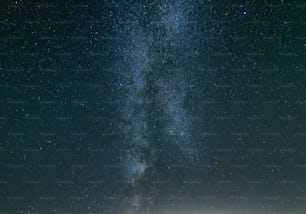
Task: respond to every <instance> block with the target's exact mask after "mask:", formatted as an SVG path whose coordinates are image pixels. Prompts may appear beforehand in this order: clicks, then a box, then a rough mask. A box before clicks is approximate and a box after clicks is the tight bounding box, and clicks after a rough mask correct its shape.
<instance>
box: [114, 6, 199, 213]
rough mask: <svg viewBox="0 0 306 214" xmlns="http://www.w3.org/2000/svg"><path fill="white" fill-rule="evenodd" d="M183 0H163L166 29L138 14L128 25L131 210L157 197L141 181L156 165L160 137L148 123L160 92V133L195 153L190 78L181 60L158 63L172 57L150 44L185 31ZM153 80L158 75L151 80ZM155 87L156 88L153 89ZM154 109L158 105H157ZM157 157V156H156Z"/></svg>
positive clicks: (125, 127) (125, 123)
mask: <svg viewBox="0 0 306 214" xmlns="http://www.w3.org/2000/svg"><path fill="white" fill-rule="evenodd" d="M183 6H184V5H183V4H182V2H175V3H171V4H165V3H164V2H163V3H160V4H159V6H158V7H157V8H158V11H157V14H158V17H159V19H160V22H159V23H161V24H162V25H161V26H160V27H161V29H165V30H166V33H165V34H164V35H163V36H161V37H159V38H155V37H154V36H152V34H150V33H145V32H146V31H147V30H148V28H147V27H146V26H141V24H140V18H141V16H140V17H133V18H134V19H135V21H134V22H133V24H131V25H130V26H129V28H128V36H127V38H126V40H125V42H124V44H122V45H123V46H124V48H123V50H124V51H123V54H122V58H123V60H124V63H125V65H126V68H124V69H123V70H121V71H120V72H119V73H120V74H121V75H122V76H124V78H125V80H124V82H125V83H126V84H125V85H124V88H125V93H123V98H122V99H123V100H124V104H123V105H122V107H121V114H122V123H121V125H120V128H121V131H122V133H123V136H122V138H123V140H122V141H123V144H124V145H125V146H126V148H127V149H126V157H125V159H124V160H123V163H122V172H123V177H124V179H125V182H126V183H128V184H129V185H130V187H129V191H128V192H129V193H127V198H126V200H125V205H124V208H123V209H125V210H128V211H127V213H143V212H144V211H145V210H148V209H149V208H150V206H151V205H152V204H153V202H154V198H153V196H152V195H155V193H152V192H151V193H150V194H147V193H144V191H142V189H141V185H142V184H143V183H145V180H144V179H145V177H146V172H147V170H148V169H149V168H154V167H155V161H156V160H157V159H158V157H155V153H154V151H155V150H156V149H158V148H157V144H156V142H154V141H152V139H151V138H150V137H149V136H150V134H152V130H151V129H153V127H151V126H152V124H151V126H150V125H149V116H150V110H149V109H150V107H151V106H150V105H151V103H152V102H151V101H150V99H149V97H148V95H147V92H148V91H149V93H150V97H151V98H152V97H155V98H154V100H155V102H157V103H158V104H157V108H158V109H160V111H159V116H160V117H161V118H164V120H165V121H166V125H164V126H163V127H156V125H154V128H155V129H160V130H161V131H160V132H159V137H158V139H161V141H164V142H163V143H167V142H168V143H172V144H174V145H176V146H177V149H178V150H181V151H182V154H184V156H186V157H188V158H189V159H194V157H195V155H194V152H192V149H193V148H192V146H191V145H192V143H191V141H192V136H191V132H190V129H191V121H190V120H189V117H190V115H188V112H187V111H186V110H185V107H184V102H185V96H186V92H187V86H188V79H187V77H185V76H184V71H183V72H182V71H180V72H177V71H178V70H182V68H180V67H179V66H178V65H175V69H170V68H167V67H165V66H164V67H160V68H157V65H162V63H165V62H167V61H168V59H166V58H161V57H159V56H156V55H154V53H153V52H152V51H151V49H152V48H153V47H154V46H155V45H156V44H157V43H160V42H164V43H165V42H166V43H167V40H169V38H171V37H172V38H173V36H175V35H176V34H179V33H180V32H182V31H183V25H184V24H185V21H186V18H187V17H186V15H185V11H184V10H183V9H184V8H183ZM148 80H153V81H151V82H150V84H149V83H148ZM152 87H154V88H155V89H156V90H155V92H153V95H152V93H151V92H150V89H151V88H152ZM153 111H155V110H153ZM153 157H154V158H153Z"/></svg>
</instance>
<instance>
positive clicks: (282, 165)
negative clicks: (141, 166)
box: [0, 0, 306, 214]
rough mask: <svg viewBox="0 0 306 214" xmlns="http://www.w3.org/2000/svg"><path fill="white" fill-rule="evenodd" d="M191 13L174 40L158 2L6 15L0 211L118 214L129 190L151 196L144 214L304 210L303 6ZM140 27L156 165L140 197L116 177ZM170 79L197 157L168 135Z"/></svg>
mask: <svg viewBox="0 0 306 214" xmlns="http://www.w3.org/2000/svg"><path fill="white" fill-rule="evenodd" d="M183 2H185V3H186V2H187V3H186V5H185V6H186V7H185V8H184V9H185V11H187V12H186V13H188V11H190V12H189V13H188V20H187V21H186V23H185V24H184V25H183V29H182V31H181V32H179V33H178V34H177V35H174V36H173V35H172V34H169V33H168V31H170V30H171V29H170V30H169V29H167V27H165V26H164V25H160V24H158V21H159V20H160V19H161V17H160V14H159V12H158V7H159V5H160V4H161V3H160V1H154V2H153V1H143V2H142V1H125V2H116V1H100V2H99V1H91V2H86V3H84V2H77V1H67V2H65V3H62V2H56V1H52V2H48V3H45V2H39V1H28V2H26V1H16V2H15V1H12V2H8V1H7V2H4V3H3V2H2V3H1V12H0V102H1V104H0V213H46V214H47V213H122V209H123V210H124V209H125V208H124V207H126V206H127V205H126V200H128V199H127V198H129V197H132V195H133V194H134V193H135V192H137V194H138V192H142V195H145V196H147V197H149V198H150V197H151V196H152V197H154V200H152V201H153V202H152V205H151V204H150V203H151V199H148V201H150V202H148V204H150V206H149V205H147V204H146V203H145V204H146V207H149V208H150V209H149V210H147V211H142V213H167V212H169V213H171V212H173V213H180V212H182V213H188V212H190V213H191V212H195V211H197V212H198V213H226V212H227V213H228V212H230V213H231V212H232V213H239V212H241V213H297V214H302V213H304V212H305V210H306V207H305V200H306V192H305V191H306V182H305V180H306V171H305V169H306V168H305V167H306V162H305V161H306V159H305V151H306V150H305V149H306V148H305V135H306V132H305V124H306V123H305V122H306V121H305V116H306V108H305V104H306V90H305V89H306V88H305V83H306V79H305V78H306V68H305V63H306V60H305V59H306V58H305V45H306V43H305V36H306V35H305V33H306V26H305V23H306V13H305V12H306V9H305V8H306V5H305V3H304V2H302V1H301V2H298V1H256V2H255V1H217V2H215V1H191V0H190V1H183ZM167 3H169V4H171V3H173V2H172V1H166V3H165V4H167ZM134 20H138V23H139V27H138V28H139V29H141V32H142V33H143V35H144V37H145V38H149V39H148V40H149V47H148V49H149V51H148V53H149V59H150V62H149V65H150V69H149V70H148V71H146V72H148V74H147V76H146V77H147V88H146V91H145V92H144V94H145V95H144V97H145V100H146V101H147V103H149V104H148V105H146V112H147V117H148V127H149V128H148V130H149V131H148V132H146V133H145V134H146V135H147V136H148V139H149V141H150V147H149V149H147V150H145V151H143V150H142V151H141V152H142V153H141V155H142V156H143V158H144V159H145V160H147V161H148V162H149V161H151V162H152V163H154V165H153V166H152V167H149V168H148V169H147V170H146V173H145V174H144V176H143V178H142V180H141V181H140V182H139V184H137V187H134V186H131V185H130V184H129V183H126V182H125V181H124V178H123V177H124V175H123V173H122V169H121V163H122V162H123V161H124V156H125V153H126V151H127V150H128V146H127V145H125V144H123V143H122V142H123V141H124V136H123V134H122V129H121V127H122V124H124V121H122V109H123V106H124V103H125V99H126V98H127V97H128V95H127V94H128V92H127V90H128V89H127V87H128V85H127V84H126V82H125V81H126V79H125V76H124V72H125V71H128V70H129V65H128V63H127V61H128V60H125V59H126V58H127V59H129V57H130V56H132V54H133V52H132V51H130V50H128V51H127V48H126V46H128V45H127V44H130V43H133V40H129V39H130V38H131V37H130V36H129V35H130V33H131V32H133V31H134V27H133V24H131V23H133V21H134ZM171 27H173V26H170V28H171ZM138 28H137V29H138ZM135 35H138V31H136V30H135ZM135 38H136V36H135ZM126 51H127V52H126ZM173 69H174V70H173ZM175 78H177V82H175V83H172V82H171V84H173V85H174V86H175V87H176V89H175V90H178V91H179V89H182V88H183V87H185V86H182V84H181V83H180V81H181V80H182V79H183V81H184V82H187V84H186V88H187V89H186V96H185V97H184V100H183V104H182V105H183V108H184V109H185V110H186V111H187V112H189V113H190V115H192V118H191V120H190V121H191V126H190V130H191V131H190V135H191V136H192V140H190V146H191V147H192V148H193V151H195V153H196V154H197V155H196V156H193V158H191V159H188V158H186V157H185V156H184V154H183V152H184V151H181V150H180V149H179V147H177V145H176V144H175V143H174V140H173V139H172V136H166V135H165V134H164V130H165V127H166V126H167V122H168V120H169V118H167V116H165V115H164V113H163V109H162V107H161V106H162V104H161V103H162V102H166V101H164V100H162V97H161V96H160V94H159V88H158V87H159V85H162V84H164V82H163V81H167V80H169V82H170V80H172V79H175ZM169 84H170V83H169ZM176 84H177V85H176ZM165 85H167V84H165ZM165 87H167V86H165ZM123 126H124V125H123ZM172 141H173V142H172ZM152 160H154V161H152ZM135 194H136V193H135ZM137 194H136V195H137ZM144 198H145V197H144ZM144 200H146V199H144ZM123 213H124V212H123ZM135 213H140V212H135Z"/></svg>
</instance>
